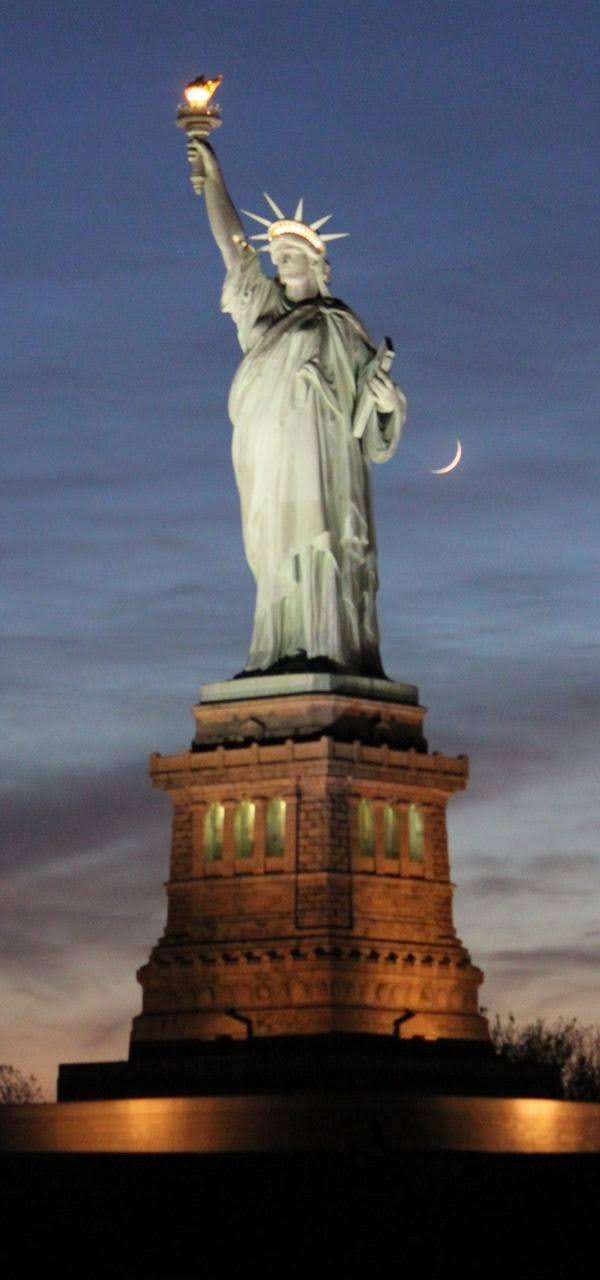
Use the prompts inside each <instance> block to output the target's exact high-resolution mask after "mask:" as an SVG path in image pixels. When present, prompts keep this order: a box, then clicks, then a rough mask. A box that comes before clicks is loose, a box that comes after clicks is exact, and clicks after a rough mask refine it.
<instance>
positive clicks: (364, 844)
mask: <svg viewBox="0 0 600 1280" xmlns="http://www.w3.org/2000/svg"><path fill="white" fill-rule="evenodd" d="M358 847H359V850H360V854H361V857H362V858H374V857H375V806H374V804H373V801H372V800H364V799H363V800H361V801H360V803H359V806H358Z"/></svg>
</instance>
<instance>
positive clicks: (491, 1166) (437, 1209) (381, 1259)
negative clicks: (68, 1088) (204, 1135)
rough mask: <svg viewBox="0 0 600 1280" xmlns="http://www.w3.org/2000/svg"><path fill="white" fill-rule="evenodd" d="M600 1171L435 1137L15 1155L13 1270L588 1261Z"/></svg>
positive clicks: (198, 1272) (479, 1268)
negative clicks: (388, 1146) (451, 1145)
mask: <svg viewBox="0 0 600 1280" xmlns="http://www.w3.org/2000/svg"><path fill="white" fill-rule="evenodd" d="M599 1173H600V1168H599V1161H598V1157H594V1156H587V1157H585V1156H563V1157H552V1156H506V1155H503V1156H498V1155H497V1156H486V1155H481V1154H473V1153H461V1154H457V1153H452V1154H448V1153H442V1152H438V1153H436V1152H431V1151H428V1152H427V1153H423V1152H413V1153H404V1154H402V1155H401V1156H396V1157H390V1156H385V1155H382V1156H379V1157H376V1156H357V1155H356V1154H351V1153H350V1154H348V1155H347V1156H344V1155H340V1154H336V1155H333V1156H332V1155H328V1154H321V1155H320V1156H318V1157H315V1155H314V1154H311V1155H306V1154H287V1155H281V1154H277V1155H269V1156H265V1155H246V1156H235V1157H232V1156H191V1155H181V1156H125V1155H121V1156H108V1155H86V1156H77V1155H32V1154H21V1155H16V1154H14V1155H6V1156H4V1157H3V1158H2V1160H1V1166H0V1174H1V1177H2V1186H3V1194H2V1198H3V1210H4V1212H5V1214H6V1218H5V1222H6V1227H5V1230H4V1232H3V1236H4V1239H3V1244H4V1246H5V1248H6V1255H5V1256H6V1258H7V1259H10V1258H11V1255H12V1257H13V1260H14V1261H13V1262H12V1263H9V1265H8V1267H7V1269H6V1271H5V1273H4V1274H6V1275H13V1274H21V1272H22V1270H23V1269H25V1270H29V1269H30V1268H32V1267H34V1268H35V1270H36V1274H47V1273H48V1271H49V1270H50V1271H53V1270H54V1269H57V1270H58V1273H59V1274H60V1275H61V1276H91V1275H94V1276H96V1275H105V1276H112V1277H116V1278H118V1280H121V1277H123V1278H127V1277H133V1276H148V1277H150V1276H152V1277H161V1278H163V1280H179V1278H180V1277H181V1278H183V1277H196V1276H204V1275H211V1276H212V1275H215V1274H216V1275H220V1274H229V1273H230V1272H232V1271H235V1273H236V1274H239V1275H246V1274H248V1273H251V1274H254V1273H255V1272H256V1271H258V1270H260V1271H261V1272H262V1273H264V1274H265V1275H267V1276H269V1275H271V1274H273V1273H275V1274H281V1273H282V1272H283V1274H285V1275H297V1274H302V1275H307V1276H320V1275H324V1274H327V1275H330V1274H331V1275H335V1276H338V1275H340V1274H345V1273H347V1272H349V1271H350V1270H353V1271H354V1270H355V1269H356V1270H357V1271H358V1272H359V1273H363V1274H367V1275H370V1276H373V1275H379V1274H384V1275H387V1274H390V1269H391V1274H395V1273H396V1272H399V1273H400V1274H401V1275H406V1274H407V1267H408V1266H409V1265H410V1267H411V1273H412V1271H413V1268H418V1271H417V1274H419V1275H423V1276H427V1277H437V1276H443V1275H445V1274H447V1273H450V1274H455V1272H457V1271H460V1272H461V1273H462V1274H464V1275H478V1276H479V1275H480V1274H482V1272H483V1273H487V1272H488V1271H490V1272H493V1273H494V1274H498V1271H499V1270H500V1274H510V1275H514V1276H519V1277H520V1276H524V1275H529V1274H533V1275H536V1276H537V1275H545V1276H557V1277H562V1276H564V1277H571V1276H580V1275H588V1274H590V1275H591V1274H593V1273H594V1271H595V1267H596V1259H597V1249H596V1242H597V1230H598V1215H599V1204H600V1197H599V1192H600V1185H599ZM588 1251H590V1253H591V1256H588V1260H587V1262H586V1261H584V1254H585V1253H586V1252H588ZM15 1264H16V1265H15Z"/></svg>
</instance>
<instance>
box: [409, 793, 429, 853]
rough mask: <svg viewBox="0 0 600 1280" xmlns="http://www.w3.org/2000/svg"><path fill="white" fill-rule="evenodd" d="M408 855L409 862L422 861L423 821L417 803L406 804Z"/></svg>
mask: <svg viewBox="0 0 600 1280" xmlns="http://www.w3.org/2000/svg"><path fill="white" fill-rule="evenodd" d="M408 856H409V858H410V859H411V862H422V861H423V858H424V856H425V823H424V820H423V810H422V808H421V806H420V805H418V804H410V805H409V806H408Z"/></svg>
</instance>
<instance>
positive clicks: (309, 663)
mask: <svg viewBox="0 0 600 1280" xmlns="http://www.w3.org/2000/svg"><path fill="white" fill-rule="evenodd" d="M307 672H312V673H319V672H325V673H327V674H328V675H340V676H369V677H370V678H371V679H376V680H387V676H386V674H385V671H384V670H383V667H382V665H381V660H380V658H379V655H378V654H376V655H372V656H370V657H369V659H368V660H366V661H365V662H363V663H362V665H361V666H360V667H347V666H343V665H342V663H341V662H335V661H334V659H333V658H327V657H325V655H322V656H318V657H316V658H309V657H308V654H307V653H306V650H305V649H299V650H298V652H297V653H291V654H286V656H285V657H283V658H279V659H278V660H277V662H274V663H272V665H271V666H270V667H265V668H261V667H258V668H256V669H255V670H250V669H247V670H245V671H238V673H237V675H235V676H234V677H233V679H234V680H250V679H254V678H255V677H256V676H288V675H304V674H306V673H307Z"/></svg>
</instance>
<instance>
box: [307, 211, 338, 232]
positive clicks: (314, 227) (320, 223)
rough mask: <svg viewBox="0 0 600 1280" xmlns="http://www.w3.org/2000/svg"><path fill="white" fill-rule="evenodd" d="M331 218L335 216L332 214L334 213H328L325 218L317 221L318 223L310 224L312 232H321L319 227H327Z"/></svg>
mask: <svg viewBox="0 0 600 1280" xmlns="http://www.w3.org/2000/svg"><path fill="white" fill-rule="evenodd" d="M330 218H333V214H332V213H326V214H325V217H324V218H317V221H316V222H310V223H309V226H310V229H311V231H318V230H319V227H324V226H325V223H326V222H329V219H330Z"/></svg>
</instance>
